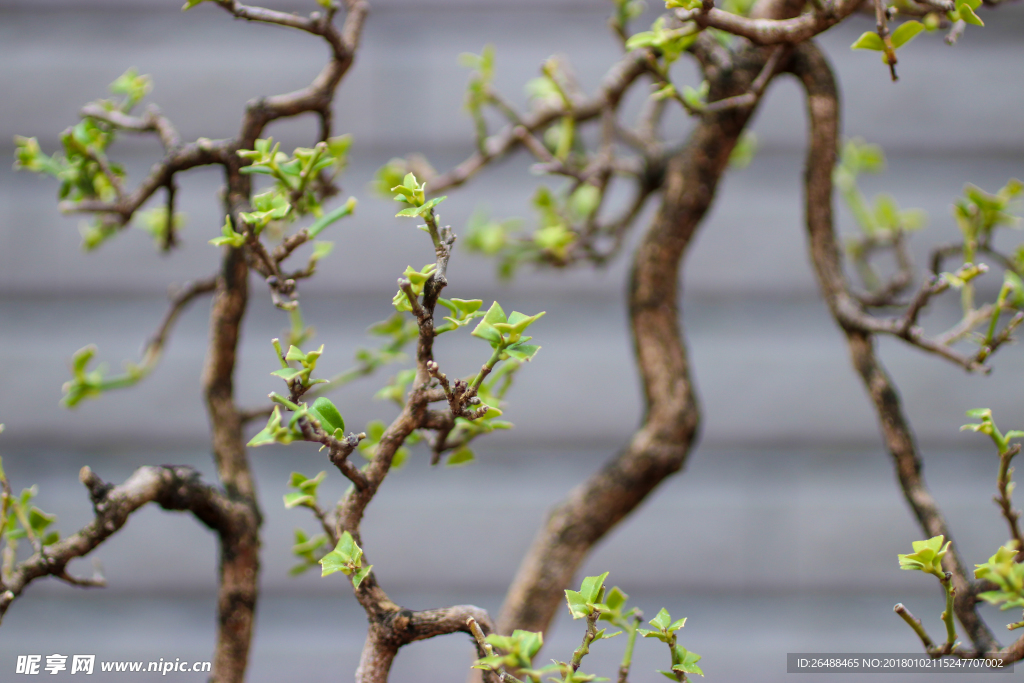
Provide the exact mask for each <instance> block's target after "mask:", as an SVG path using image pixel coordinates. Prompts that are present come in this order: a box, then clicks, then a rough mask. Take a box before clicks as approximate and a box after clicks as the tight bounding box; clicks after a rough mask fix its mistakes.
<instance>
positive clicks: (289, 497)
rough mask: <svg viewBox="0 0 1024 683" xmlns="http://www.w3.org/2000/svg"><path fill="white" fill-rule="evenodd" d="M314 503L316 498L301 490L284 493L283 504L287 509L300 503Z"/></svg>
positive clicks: (305, 504)
mask: <svg viewBox="0 0 1024 683" xmlns="http://www.w3.org/2000/svg"><path fill="white" fill-rule="evenodd" d="M314 503H316V498H314V497H313V496H311V495H309V494H307V493H303V492H302V491H294V492H292V493H286V494H284V506H285V508H286V509H288V510H290V509H292V508H293V507H298V506H300V505H302V506H305V507H313V504H314Z"/></svg>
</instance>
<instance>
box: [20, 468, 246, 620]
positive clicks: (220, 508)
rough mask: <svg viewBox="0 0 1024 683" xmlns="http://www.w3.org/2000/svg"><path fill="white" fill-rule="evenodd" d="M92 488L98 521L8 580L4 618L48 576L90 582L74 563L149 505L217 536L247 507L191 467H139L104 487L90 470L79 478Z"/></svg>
mask: <svg viewBox="0 0 1024 683" xmlns="http://www.w3.org/2000/svg"><path fill="white" fill-rule="evenodd" d="M79 479H80V480H81V482H82V483H83V484H84V485H85V486H86V488H88V489H89V496H90V498H91V499H92V503H93V509H94V510H95V518H94V519H93V521H92V522H90V523H89V524H88V525H86V526H85V527H84V528H82V529H81V530H80V531H78V532H76V533H74V534H72V535H70V536H68V537H67V538H65V539H63V540H60V541H58V542H57V543H54V544H52V545H48V546H45V547H44V548H43V551H42V552H41V553H39V552H37V553H36V554H35V555H33V556H32V557H30V558H29V559H27V560H25V561H24V562H22V563H20V564H18V565H17V566H16V567H15V568H14V571H13V572H11V575H10V576H8V577H6V579H5V581H4V588H5V590H4V592H3V593H2V594H0V620H2V619H3V616H4V614H5V613H6V612H7V609H8V607H10V605H11V603H12V602H13V601H14V599H15V598H17V597H18V596H19V595H21V594H22V592H23V591H24V590H25V588H27V587H28V585H29V584H30V583H31V582H33V581H35V580H36V579H40V578H43V577H46V576H53V577H56V578H60V579H62V580H65V581H68V580H69V579H70V581H71V582H72V583H76V582H77V583H83V585H84V584H85V583H89V584H91V585H96V582H83V581H82V580H80V579H73V578H72V577H70V576H69V575H68V574H67V565H68V563H69V562H71V560H73V559H75V558H78V557H84V556H85V555H88V554H89V553H90V552H92V551H93V550H95V549H96V548H97V547H98V546H99V545H100V544H101V543H103V542H104V541H105V540H107V538H109V537H110V536H112V535H113V534H114V533H115V532H117V531H118V530H119V529H121V527H123V526H124V525H125V524H126V523H127V522H128V517H129V516H130V515H131V514H132V513H133V512H135V511H136V510H138V509H139V508H140V507H142V506H143V505H146V504H147V503H157V504H158V505H159V506H160V507H162V508H164V509H165V510H180V511H189V512H191V513H192V514H193V515H195V517H196V519H198V520H199V521H200V522H202V523H203V524H204V525H206V526H207V527H209V528H210V529H213V530H214V531H217V532H218V533H221V534H224V533H228V532H229V530H230V529H231V528H232V527H233V526H234V525H235V524H236V520H237V518H238V517H239V516H240V515H243V516H244V514H245V510H244V506H239V505H238V504H237V503H235V502H234V501H232V500H231V499H229V498H228V497H227V496H226V495H225V494H224V493H223V492H222V491H219V490H217V489H216V488H214V487H212V486H209V485H207V484H204V483H202V481H200V479H199V473H198V472H196V471H195V470H193V469H192V468H191V467H171V466H162V467H140V468H139V469H137V470H135V472H134V473H133V474H132V475H131V476H130V477H128V479H127V480H125V482H124V483H123V484H120V485H118V486H113V485H111V484H105V483H104V482H103V481H102V480H101V479H100V478H99V477H98V476H96V474H95V473H94V472H93V471H92V470H91V469H89V468H88V467H83V468H82V471H81V473H80V474H79Z"/></svg>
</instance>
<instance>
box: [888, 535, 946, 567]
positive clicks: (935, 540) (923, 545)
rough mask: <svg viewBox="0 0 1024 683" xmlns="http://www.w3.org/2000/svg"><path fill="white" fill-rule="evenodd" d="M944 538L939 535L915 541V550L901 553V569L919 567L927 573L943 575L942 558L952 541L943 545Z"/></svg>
mask: <svg viewBox="0 0 1024 683" xmlns="http://www.w3.org/2000/svg"><path fill="white" fill-rule="evenodd" d="M944 540H945V537H944V536H942V535H939V536H933V537H932V538H929V539H928V540H927V541H914V543H913V546H914V552H912V553H908V554H906V555H899V562H900V569H917V570H919V571H923V572H925V573H926V574H932V575H934V576H936V577H939V578H941V577H943V576H944V575H945V573H944V571H943V569H942V558H943V557H945V556H946V552H947V551H948V550H949V545H950V541H946V544H945V545H943V544H942V542H943V541H944Z"/></svg>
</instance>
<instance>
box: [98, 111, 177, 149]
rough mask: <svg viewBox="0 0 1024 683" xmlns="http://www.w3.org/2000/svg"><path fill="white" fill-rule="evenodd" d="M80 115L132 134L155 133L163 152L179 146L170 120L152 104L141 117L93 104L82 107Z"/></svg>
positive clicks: (175, 131) (175, 130)
mask: <svg viewBox="0 0 1024 683" xmlns="http://www.w3.org/2000/svg"><path fill="white" fill-rule="evenodd" d="M80 115H81V116H82V117H83V118H91V119H96V120H97V121H103V122H104V123H107V124H109V125H111V126H113V127H114V128H117V129H118V130H125V131H130V132H133V133H156V134H157V136H159V138H160V143H161V144H162V145H163V146H164V150H165V151H170V150H172V149H174V148H175V147H177V146H178V145H179V144H181V139H180V137H179V136H178V131H177V129H175V127H174V125H173V124H172V123H171V121H170V119H168V118H167V117H166V116H164V115H163V113H161V111H160V109H159V108H158V107H157V106H156V105H154V104H151V105H149V106H148V107H146V111H145V112H144V113H143V115H142V116H132V115H130V114H125V113H124V112H121V111H118V110H117V109H110V110H107V109H104V108H103V107H101V106H100V105H98V104H96V103H95V102H93V103H91V104H87V105H85V106H84V107H82V110H81V112H80Z"/></svg>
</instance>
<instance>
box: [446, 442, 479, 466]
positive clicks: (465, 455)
mask: <svg viewBox="0 0 1024 683" xmlns="http://www.w3.org/2000/svg"><path fill="white" fill-rule="evenodd" d="M474 460H476V457H475V456H474V455H473V451H471V450H470V449H469V448H467V447H466V446H463V447H462V448H460V449H458V450H457V451H455V452H454V453H452V454H451V455H450V456H448V460H447V461H446V462H445V465H447V466H448V467H458V466H460V465H468V464H469V463H471V462H473V461H474Z"/></svg>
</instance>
